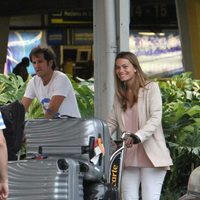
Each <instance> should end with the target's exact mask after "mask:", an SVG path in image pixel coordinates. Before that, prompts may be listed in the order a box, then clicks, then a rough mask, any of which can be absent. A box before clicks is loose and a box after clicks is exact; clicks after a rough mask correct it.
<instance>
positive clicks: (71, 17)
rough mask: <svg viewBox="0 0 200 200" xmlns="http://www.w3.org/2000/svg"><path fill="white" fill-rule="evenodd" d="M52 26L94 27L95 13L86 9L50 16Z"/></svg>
mask: <svg viewBox="0 0 200 200" xmlns="http://www.w3.org/2000/svg"><path fill="white" fill-rule="evenodd" d="M49 24H50V25H58V24H59V25H81V24H82V25H92V24H93V12H92V9H91V10H86V9H84V10H83V9H80V10H78V9H74V10H66V11H63V12H57V13H53V14H51V15H49Z"/></svg>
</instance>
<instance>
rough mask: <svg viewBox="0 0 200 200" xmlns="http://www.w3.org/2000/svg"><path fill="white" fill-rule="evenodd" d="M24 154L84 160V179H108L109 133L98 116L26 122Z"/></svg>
mask: <svg viewBox="0 0 200 200" xmlns="http://www.w3.org/2000/svg"><path fill="white" fill-rule="evenodd" d="M24 133H25V137H26V143H27V155H37V154H39V155H42V156H45V157H48V158H52V157H53V158H57V157H59V158H66V157H70V158H74V159H78V160H80V161H81V162H83V163H85V164H86V165H87V166H88V170H87V172H86V173H84V180H90V181H98V180H104V181H107V180H108V173H109V172H108V171H109V159H110V152H111V148H110V136H109V131H108V127H107V125H106V123H105V122H104V121H102V120H100V119H96V118H91V119H80V118H60V119H35V120H30V121H27V122H26V125H25V130H24Z"/></svg>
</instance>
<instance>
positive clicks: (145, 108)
mask: <svg viewBox="0 0 200 200" xmlns="http://www.w3.org/2000/svg"><path fill="white" fill-rule="evenodd" d="M142 96H143V97H142V98H143V99H142V101H141V105H140V108H139V110H138V111H139V113H140V115H141V116H140V117H141V118H142V120H141V124H140V128H139V130H138V131H137V132H136V133H135V134H136V135H137V136H138V137H139V138H140V140H141V142H144V141H145V140H147V139H149V137H151V136H152V135H153V134H154V133H155V132H156V130H157V128H158V127H160V126H161V120H162V98H161V92H160V88H159V86H158V83H154V82H151V83H150V85H149V86H148V88H147V89H144V95H142ZM140 109H141V110H140Z"/></svg>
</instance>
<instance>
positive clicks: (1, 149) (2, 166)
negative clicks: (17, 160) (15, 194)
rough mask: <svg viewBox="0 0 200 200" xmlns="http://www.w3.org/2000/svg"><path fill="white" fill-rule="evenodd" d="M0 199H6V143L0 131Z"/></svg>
mask: <svg viewBox="0 0 200 200" xmlns="http://www.w3.org/2000/svg"><path fill="white" fill-rule="evenodd" d="M0 155H1V156H0V199H7V197H8V169H7V163H8V154H7V147H6V141H5V139H4V136H3V132H2V130H0Z"/></svg>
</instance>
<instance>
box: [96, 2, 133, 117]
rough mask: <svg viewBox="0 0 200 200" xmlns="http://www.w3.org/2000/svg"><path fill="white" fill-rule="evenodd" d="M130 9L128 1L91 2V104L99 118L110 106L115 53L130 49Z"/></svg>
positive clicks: (105, 115) (112, 91)
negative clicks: (92, 68)
mask: <svg viewBox="0 0 200 200" xmlns="http://www.w3.org/2000/svg"><path fill="white" fill-rule="evenodd" d="M122 3H123V6H122ZM129 7H130V2H129V0H117V1H116V0H101V1H99V0H93V16H94V19H93V33H94V79H95V84H94V86H95V87H94V88H95V99H94V103H95V116H96V117H98V118H101V119H106V117H107V116H108V114H109V113H110V111H111V108H112V104H113V97H114V76H113V73H114V71H113V70H114V60H115V57H116V54H117V53H118V52H119V51H122V50H123V51H127V50H129V21H130V20H129V19H130V14H129Z"/></svg>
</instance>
